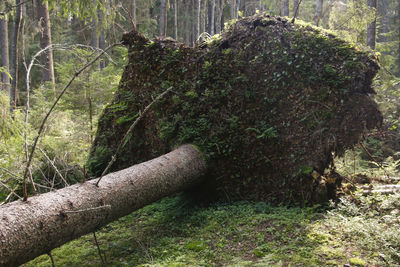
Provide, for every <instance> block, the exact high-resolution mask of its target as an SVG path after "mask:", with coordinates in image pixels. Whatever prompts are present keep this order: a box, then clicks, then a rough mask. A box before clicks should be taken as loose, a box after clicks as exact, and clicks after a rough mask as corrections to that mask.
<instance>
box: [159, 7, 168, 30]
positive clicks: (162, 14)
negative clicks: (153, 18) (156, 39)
mask: <svg viewBox="0 0 400 267" xmlns="http://www.w3.org/2000/svg"><path fill="white" fill-rule="evenodd" d="M166 10H167V0H161V4H160V21H159V24H158V27H159V28H158V34H159V36H160V37H165V18H166V15H167V14H166Z"/></svg>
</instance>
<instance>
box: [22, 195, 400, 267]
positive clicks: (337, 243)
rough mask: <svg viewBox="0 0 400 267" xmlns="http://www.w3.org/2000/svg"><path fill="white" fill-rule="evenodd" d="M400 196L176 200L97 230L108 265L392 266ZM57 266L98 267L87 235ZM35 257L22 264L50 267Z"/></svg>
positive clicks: (399, 235)
mask: <svg viewBox="0 0 400 267" xmlns="http://www.w3.org/2000/svg"><path fill="white" fill-rule="evenodd" d="M399 211H400V193H397V194H394V195H390V196H369V197H365V196H361V195H357V194H356V195H354V196H353V197H352V198H342V199H341V201H340V202H339V203H338V204H337V205H336V207H334V205H333V204H332V205H331V207H321V206H314V207H308V208H298V207H285V206H270V205H268V204H265V203H264V202H257V203H254V202H244V201H242V202H235V203H229V204H228V203H215V204H212V205H210V206H207V207H206V206H203V207H201V206H196V205H194V204H193V203H191V202H189V201H187V200H185V198H183V197H181V196H177V197H172V198H164V199H163V200H161V201H159V202H157V203H154V204H152V205H149V206H147V207H145V208H143V209H140V210H138V211H136V212H133V213H132V214H130V215H128V216H126V217H124V218H121V219H120V220H118V221H116V222H113V223H111V224H109V225H107V226H106V227H104V228H102V229H101V230H100V231H99V232H98V233H97V237H98V240H99V243H100V247H101V249H102V251H103V252H105V254H106V258H107V266H338V265H340V266H342V265H343V264H349V265H350V266H367V265H368V266H396V265H399V264H400V253H399V251H400V245H399V244H400V220H399ZM52 254H53V257H54V259H55V262H56V266H102V263H101V261H100V258H99V257H98V254H97V248H96V246H95V243H94V240H93V236H92V235H87V236H84V237H82V238H80V239H77V240H75V241H72V242H70V243H68V244H66V245H64V246H62V247H61V248H58V249H55V250H54V251H53V253H52ZM49 265H50V261H49V258H48V256H41V257H38V258H37V259H35V260H33V261H31V262H30V263H28V264H26V265H25V266H49Z"/></svg>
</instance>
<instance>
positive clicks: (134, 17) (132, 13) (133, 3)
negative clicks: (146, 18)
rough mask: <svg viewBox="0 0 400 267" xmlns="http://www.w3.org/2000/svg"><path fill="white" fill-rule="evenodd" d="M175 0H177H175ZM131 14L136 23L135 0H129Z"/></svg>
mask: <svg viewBox="0 0 400 267" xmlns="http://www.w3.org/2000/svg"><path fill="white" fill-rule="evenodd" d="M175 1H177V0H175ZM131 15H132V18H133V21H134V22H135V23H136V24H137V21H136V0H131Z"/></svg>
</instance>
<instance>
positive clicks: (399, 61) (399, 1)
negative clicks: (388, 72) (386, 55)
mask: <svg viewBox="0 0 400 267" xmlns="http://www.w3.org/2000/svg"><path fill="white" fill-rule="evenodd" d="M397 20H398V21H397V23H398V24H397V27H398V28H397V29H398V37H397V38H398V39H397V40H398V41H399V44H398V51H397V56H398V58H397V68H398V70H397V71H398V73H397V76H398V77H400V0H397Z"/></svg>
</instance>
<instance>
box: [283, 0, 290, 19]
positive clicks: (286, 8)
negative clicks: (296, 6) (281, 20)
mask: <svg viewBox="0 0 400 267" xmlns="http://www.w3.org/2000/svg"><path fill="white" fill-rule="evenodd" d="M282 16H289V0H283V1H282Z"/></svg>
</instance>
